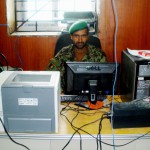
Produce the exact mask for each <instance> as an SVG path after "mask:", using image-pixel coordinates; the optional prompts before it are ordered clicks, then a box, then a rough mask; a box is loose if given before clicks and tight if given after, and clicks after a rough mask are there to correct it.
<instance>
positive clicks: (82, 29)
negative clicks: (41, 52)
mask: <svg viewBox="0 0 150 150" xmlns="http://www.w3.org/2000/svg"><path fill="white" fill-rule="evenodd" d="M69 33H70V37H71V39H72V41H73V44H71V45H68V46H66V47H64V48H62V49H61V50H60V51H59V52H58V53H57V55H56V56H55V57H54V58H52V59H51V60H50V63H49V65H48V68H47V70H52V71H56V70H57V71H60V72H61V87H62V92H63V91H64V84H65V81H64V73H65V67H64V65H65V62H66V61H83V62H106V55H105V54H104V52H103V51H102V50H100V49H98V48H96V47H95V46H93V45H89V44H87V40H88V36H89V29H88V26H87V23H86V22H85V21H78V22H75V23H74V24H72V25H71V27H70V29H69Z"/></svg>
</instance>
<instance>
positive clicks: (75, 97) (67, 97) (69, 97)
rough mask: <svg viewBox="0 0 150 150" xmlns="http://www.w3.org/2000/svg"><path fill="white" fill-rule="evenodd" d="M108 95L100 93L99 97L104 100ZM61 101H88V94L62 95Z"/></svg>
mask: <svg viewBox="0 0 150 150" xmlns="http://www.w3.org/2000/svg"><path fill="white" fill-rule="evenodd" d="M106 97H107V96H106V95H98V96H97V99H98V100H100V101H103V100H104V99H106ZM60 100H61V102H86V101H88V96H86V95H84V96H83V95H61V97H60Z"/></svg>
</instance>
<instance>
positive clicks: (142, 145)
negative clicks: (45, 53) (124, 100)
mask: <svg viewBox="0 0 150 150" xmlns="http://www.w3.org/2000/svg"><path fill="white" fill-rule="evenodd" d="M108 99H109V100H111V96H110V97H108ZM115 99H116V100H118V101H120V97H119V96H115ZM65 105H67V104H66V103H65ZM69 106H71V107H73V108H75V107H76V108H77V106H75V105H74V104H70V105H69ZM63 107H64V104H63V103H62V105H61V108H63ZM81 109H83V108H81ZM108 111H109V108H102V109H99V110H92V111H91V110H90V111H89V110H84V111H80V112H83V114H82V113H79V114H78V113H77V112H75V111H73V110H68V111H63V113H64V114H65V116H66V117H67V118H68V119H69V120H72V119H73V118H74V117H75V116H76V115H77V114H78V115H77V117H76V118H75V119H74V121H73V125H74V126H76V127H78V128H79V127H81V126H82V125H85V124H87V123H90V122H92V121H95V120H97V119H99V118H101V116H102V114H103V113H104V112H108ZM87 114H88V115H87ZM98 126H99V121H98V122H95V123H93V124H90V125H87V126H85V127H83V128H82V129H83V130H84V131H86V132H88V133H89V134H87V133H86V132H84V131H79V132H80V134H81V137H82V150H96V148H97V145H96V139H95V138H96V137H97V134H98ZM113 131H114V138H115V144H116V145H121V144H125V143H128V142H130V141H132V140H134V139H136V138H138V137H140V136H141V135H143V134H145V133H147V132H148V131H150V127H145V128H126V129H114V130H113ZM74 132H75V131H74V130H73V129H72V127H71V126H70V124H69V123H68V122H67V120H66V118H65V117H64V116H62V115H61V116H60V128H59V133H57V134H53V133H52V134H42V133H40V134H34V133H32V134H27V133H20V134H18V133H11V137H12V138H13V139H14V140H16V141H17V142H19V143H22V144H24V145H26V146H27V147H29V148H30V150H42V149H43V150H62V148H63V147H64V146H65V145H66V143H67V142H68V141H69V139H70V137H71V136H72V134H73V133H74ZM90 134H91V135H90ZM101 139H102V141H103V142H105V144H102V150H113V147H112V146H108V145H106V143H109V144H112V143H113V140H112V139H113V135H112V129H111V124H110V121H109V119H104V120H103V121H102V130H101ZM0 145H1V149H2V150H10V149H15V150H24V149H25V148H23V147H21V146H18V145H16V144H14V143H12V142H11V141H10V140H9V139H8V137H7V136H6V135H5V134H4V133H1V134H0ZM149 148H150V134H147V135H145V136H144V137H142V138H140V139H138V140H135V141H133V142H132V143H130V144H127V145H126V146H122V147H116V150H141V149H144V150H149ZM65 150H80V135H79V134H78V133H76V134H75V135H74V137H73V139H72V140H71V142H70V143H69V145H68V146H67V147H66V148H65Z"/></svg>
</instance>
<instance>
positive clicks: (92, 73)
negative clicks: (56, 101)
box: [65, 62, 119, 104]
mask: <svg viewBox="0 0 150 150" xmlns="http://www.w3.org/2000/svg"><path fill="white" fill-rule="evenodd" d="M118 69H119V64H118V63H110V62H106V63H100V62H66V66H65V94H70V95H80V94H87V95H88V97H89V100H90V101H91V102H92V103H93V104H94V103H96V101H97V95H111V94H112V93H113V91H114V94H115V93H116V92H117V82H114V81H115V78H116V81H117V75H118ZM116 71H117V72H116ZM114 83H115V84H114ZM113 87H114V88H113ZM113 89H114V90H113Z"/></svg>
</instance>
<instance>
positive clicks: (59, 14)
mask: <svg viewBox="0 0 150 150" xmlns="http://www.w3.org/2000/svg"><path fill="white" fill-rule="evenodd" d="M62 1H65V0H42V1H41V0H15V16H16V31H17V32H55V31H56V32H60V31H61V30H62V29H63V28H66V26H65V25H66V24H64V18H63V17H64V16H63V14H64V12H66V11H67V10H65V8H63V9H62V8H61V9H60V7H59V5H60V2H62ZM66 1H67V0H66ZM72 1H74V2H75V0H72ZM86 1H89V2H91V6H90V7H91V10H92V11H93V12H94V11H95V1H96V0H86ZM67 2H68V1H67ZM39 3H40V4H41V5H40V6H39ZM61 4H62V3H61ZM92 5H93V6H94V7H93V6H92ZM71 10H72V9H71ZM74 11H78V10H74ZM87 11H89V10H87ZM40 13H41V14H42V13H43V14H47V18H46V15H42V16H41V18H40V17H39V18H36V17H35V16H37V15H38V14H40ZM44 17H45V19H44ZM50 17H51V19H50ZM68 22H69V21H68Z"/></svg>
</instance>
